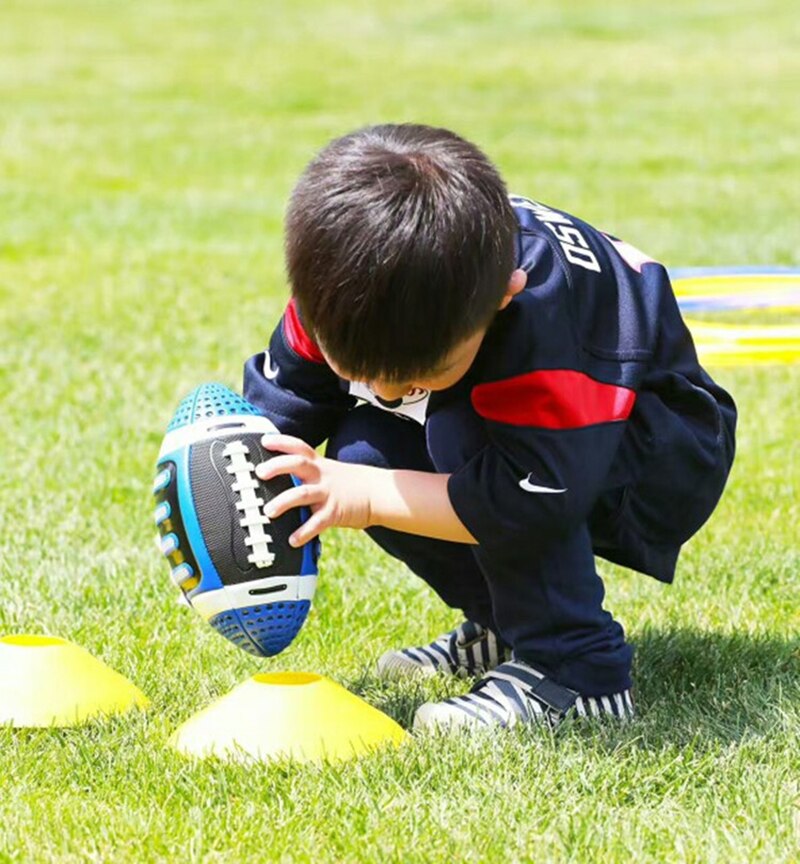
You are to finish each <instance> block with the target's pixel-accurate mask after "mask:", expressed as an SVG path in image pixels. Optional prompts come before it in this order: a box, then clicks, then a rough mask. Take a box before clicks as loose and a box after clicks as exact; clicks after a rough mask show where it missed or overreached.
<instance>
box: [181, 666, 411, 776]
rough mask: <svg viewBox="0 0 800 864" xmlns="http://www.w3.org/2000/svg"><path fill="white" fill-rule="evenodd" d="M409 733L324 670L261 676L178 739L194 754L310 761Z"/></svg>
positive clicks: (345, 755)
mask: <svg viewBox="0 0 800 864" xmlns="http://www.w3.org/2000/svg"><path fill="white" fill-rule="evenodd" d="M407 737H408V735H407V733H406V732H404V731H403V729H402V728H401V727H400V726H398V724H397V723H395V722H394V720H392V719H391V718H390V717H387V716H386V715H385V714H384V713H383V712H381V711H378V709H377V708H373V707H372V706H371V705H368V704H367V703H366V702H365V701H364V700H363V699H360V698H359V697H358V696H355V695H354V694H353V693H351V692H350V691H349V690H346V689H345V688H344V687H342V686H340V685H339V684H336V683H335V682H333V681H331V680H330V679H328V678H324V677H323V676H321V675H313V674H311V673H308V672H272V673H269V674H262V675H254V676H253V677H252V678H249V679H248V680H247V681H245V682H244V683H243V684H240V685H239V686H238V687H234V689H233V690H231V692H230V693H228V694H227V695H226V696H223V697H222V698H221V699H218V700H217V701H216V702H213V703H212V704H211V705H209V706H208V707H207V708H204V709H203V710H202V711H200V712H199V713H198V714H195V716H194V717H192V718H190V719H189V720H187V721H186V722H185V723H184V724H183V725H182V726H180V727H179V728H178V730H177V731H176V732H175V734H174V735H173V737H172V745H173V746H174V747H175V748H176V749H177V750H178V751H180V752H181V753H184V754H185V755H187V756H200V757H203V756H212V755H213V756H219V757H222V758H226V759H241V758H248V757H250V758H255V759H260V760H269V759H272V758H276V757H283V756H289V757H291V758H293V759H297V760H299V761H303V762H310V761H315V760H320V759H329V760H331V761H334V760H342V759H350V758H352V757H354V756H358V755H360V754H362V753H364V752H366V751H367V750H370V749H372V748H374V747H376V746H378V745H380V744H384V743H392V744H394V745H398V744H400V743H402V742H403V741H404V740H405V739H406V738H407Z"/></svg>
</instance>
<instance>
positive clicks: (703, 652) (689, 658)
mask: <svg viewBox="0 0 800 864" xmlns="http://www.w3.org/2000/svg"><path fill="white" fill-rule="evenodd" d="M631 641H632V642H633V643H634V645H635V647H636V659H635V664H634V679H635V684H636V698H637V703H638V707H639V712H640V716H641V717H642V719H643V720H644V722H645V725H646V726H647V727H648V732H651V733H654V734H655V735H656V737H658V738H661V739H662V740H665V741H667V740H668V741H674V742H681V741H686V740H690V739H697V738H700V739H702V738H707V739H709V740H710V739H714V740H716V741H719V742H722V743H725V742H734V741H739V740H741V739H742V738H744V737H747V736H750V735H765V734H770V733H773V732H775V731H778V730H780V729H781V728H783V727H784V726H785V725H786V724H787V722H788V723H793V724H794V725H795V726H797V724H798V723H799V722H800V720H799V719H798V709H800V636H796V637H790V638H786V637H782V636H774V635H770V634H751V633H743V632H733V633H720V632H716V631H703V630H697V629H693V628H684V627H681V628H671V629H656V628H648V629H645V630H643V631H642V632H640V633H639V634H636V635H635V636H634V637H632V640H631ZM648 737H650V736H649V735H648Z"/></svg>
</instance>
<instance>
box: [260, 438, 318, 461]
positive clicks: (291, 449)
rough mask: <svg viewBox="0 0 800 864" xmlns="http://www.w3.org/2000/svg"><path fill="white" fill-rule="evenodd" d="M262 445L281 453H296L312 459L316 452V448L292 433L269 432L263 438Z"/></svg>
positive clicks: (266, 448)
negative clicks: (277, 433) (278, 433)
mask: <svg viewBox="0 0 800 864" xmlns="http://www.w3.org/2000/svg"><path fill="white" fill-rule="evenodd" d="M261 446H262V447H263V448H264V449H265V450H277V451H279V452H281V453H295V454H297V455H298V456H305V457H306V458H307V459H312V458H313V457H314V456H315V455H316V452H315V450H314V448H313V447H312V446H311V445H309V444H306V442H305V441H303V440H302V439H300V438H295V437H294V436H292V435H276V434H274V433H269V434H268V435H265V436H264V437H263V438H262V439H261Z"/></svg>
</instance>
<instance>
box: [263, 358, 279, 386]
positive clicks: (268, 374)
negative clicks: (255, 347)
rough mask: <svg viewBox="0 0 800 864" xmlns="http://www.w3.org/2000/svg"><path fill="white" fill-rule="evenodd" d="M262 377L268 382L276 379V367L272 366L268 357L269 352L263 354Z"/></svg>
mask: <svg viewBox="0 0 800 864" xmlns="http://www.w3.org/2000/svg"><path fill="white" fill-rule="evenodd" d="M264 377H265V378H269V379H270V380H272V379H273V378H277V377H278V367H277V366H273V365H272V357H270V356H269V351H265V352H264Z"/></svg>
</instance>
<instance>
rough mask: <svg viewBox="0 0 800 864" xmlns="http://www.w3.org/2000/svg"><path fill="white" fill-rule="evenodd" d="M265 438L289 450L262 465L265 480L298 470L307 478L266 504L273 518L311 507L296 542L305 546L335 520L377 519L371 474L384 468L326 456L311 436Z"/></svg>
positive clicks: (353, 524)
mask: <svg viewBox="0 0 800 864" xmlns="http://www.w3.org/2000/svg"><path fill="white" fill-rule="evenodd" d="M261 443H262V445H263V447H264V448H265V449H266V450H270V451H277V452H280V453H284V454H285V455H283V456H275V457H273V458H272V459H270V460H269V461H268V462H262V463H261V464H260V465H258V466H257V467H256V474H257V475H258V476H259V477H260V478H261V479H262V480H269V479H271V478H272V477H279V476H280V475H281V474H294V476H295V477H297V478H298V479H299V480H302V481H303V485H302V486H296V487H294V488H292V489H287V490H286V492H282V493H281V494H280V495H278V496H276V497H275V498H273V499H272V501H270V503H269V505H268V506H267V507H266V508H265V513H266V515H267V516H268V517H269V518H270V519H274V518H275V517H277V516H280V515H281V514H282V513H285V512H286V511H287V510H290V509H291V508H292V507H300V506H305V507H308V508H310V510H311V516H310V517H309V519H307V520H306V522H304V523H303V525H301V526H300V528H298V529H297V531H295V532H294V534H292V536H291V537H290V538H289V543H290V544H291V545H292V546H302V545H303V544H304V543H307V542H308V541H309V540H311V539H313V538H314V537H316V536H317V535H318V534H320V533H322V531H324V530H325V529H326V528H331V527H333V526H339V527H342V528H367V527H368V526H369V525H370V524H371V523H370V516H371V508H370V495H369V487H370V482H369V478H370V476H371V474H372V472H373V471H375V470H378V469H374V468H369V467H367V466H364V465H349V464H347V463H346V462H337V461H336V460H335V459H326V458H325V457H324V456H320V455H319V454H318V453H317V452H316V451H315V450H314V449H313V447H310V446H309V445H308V444H306V443H305V441H301V440H300V439H299V438H293V437H291V436H290V435H265V436H264V438H263V439H262V441H261Z"/></svg>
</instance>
